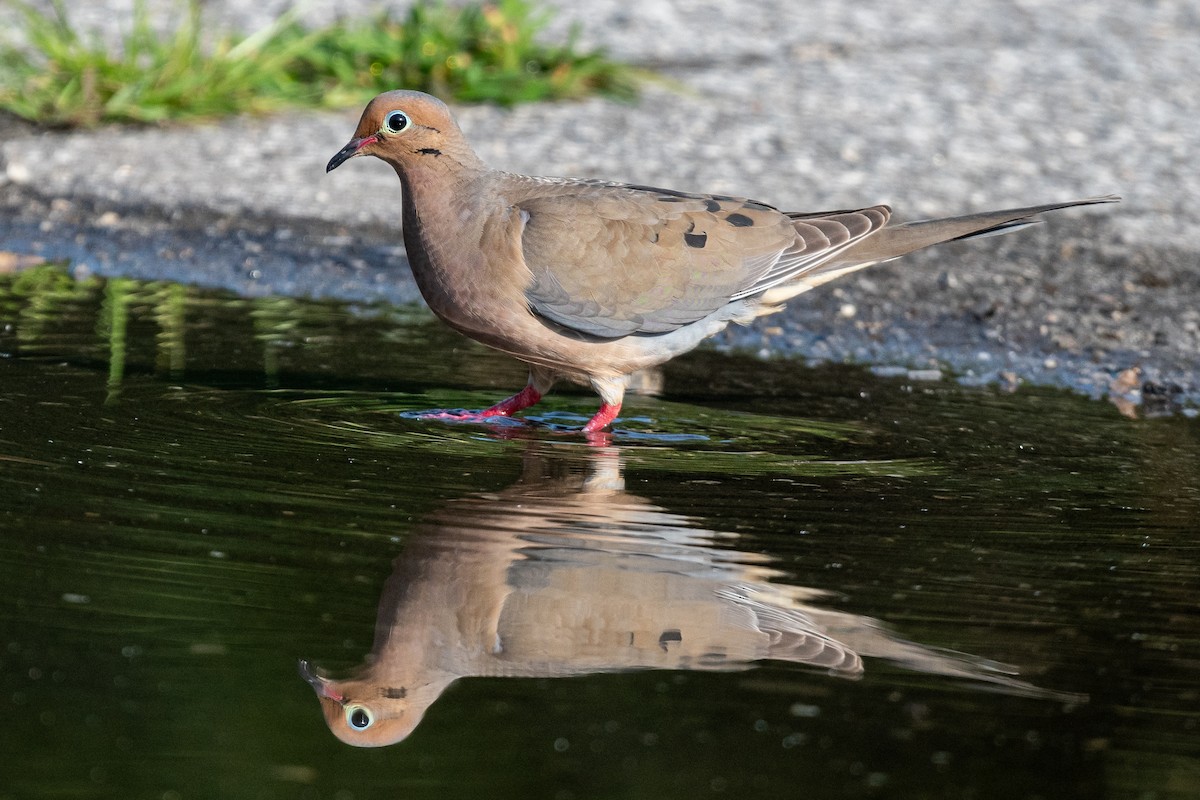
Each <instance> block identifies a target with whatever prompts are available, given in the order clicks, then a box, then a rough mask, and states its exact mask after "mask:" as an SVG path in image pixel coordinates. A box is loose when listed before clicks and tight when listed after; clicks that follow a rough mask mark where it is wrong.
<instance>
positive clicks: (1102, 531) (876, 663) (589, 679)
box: [0, 269, 1200, 800]
mask: <svg viewBox="0 0 1200 800" xmlns="http://www.w3.org/2000/svg"><path fill="white" fill-rule="evenodd" d="M523 380H524V373H523V370H522V369H521V368H520V367H519V366H518V365H516V364H515V363H513V362H511V361H509V360H507V359H505V358H503V357H501V356H497V355H493V354H491V353H489V352H486V351H484V350H483V349H481V348H477V347H475V346H473V345H470V344H468V343H466V342H465V341H464V340H462V339H460V338H458V337H457V336H455V335H453V334H451V333H448V332H446V331H444V330H443V329H442V328H441V327H440V326H439V325H438V324H437V323H436V322H434V321H433V320H432V319H431V318H429V317H428V316H427V315H426V314H425V312H423V311H420V310H406V309H399V310H398V309H390V308H374V307H370V308H361V307H360V308H349V307H346V306H341V305H336V304H317V303H308V302H303V301H297V300H290V299H266V300H247V299H240V298H235V297H230V296H225V295H219V294H213V293H206V292H201V291H198V290H194V289H190V288H184V287H181V286H178V285H175V284H166V283H162V284H147V283H137V282H132V281H122V280H110V281H108V282H102V281H91V282H84V283H76V282H73V281H71V280H70V279H68V278H67V277H66V276H65V275H63V274H62V273H59V272H56V271H53V270H48V269H41V270H37V271H33V272H27V273H24V274H19V275H16V276H0V587H2V588H0V720H2V721H3V723H4V724H3V725H2V726H0V753H3V756H2V757H0V799H3V800H10V799H16V798H21V800H24V799H25V798H51V797H53V798H68V797H69V798H110V797H111V798H164V799H165V800H172V799H176V800H178V799H188V798H336V799H337V800H360V799H362V798H401V797H403V798H412V797H418V798H424V797H429V798H445V797H470V796H476V797H489V798H493V797H494V798H508V797H512V798H530V797H536V798H561V799H562V800H568V799H569V798H651V797H654V798H676V797H678V798H685V797H686V798H696V797H708V796H730V797H769V798H775V797H781V798H782V797H811V798H859V797H864V798H866V797H881V798H882V797H886V798H1006V799H1008V798H1035V797H1036V798H1193V797H1197V796H1200V722H1198V719H1200V608H1198V598H1200V544H1198V541H1200V537H1198V534H1200V435H1198V434H1200V422H1198V421H1196V420H1189V419H1184V418H1179V417H1175V418H1166V419H1153V420H1130V419H1126V418H1124V417H1122V416H1120V415H1119V414H1118V413H1117V411H1116V410H1115V409H1114V408H1113V407H1112V406H1110V405H1108V404H1106V403H1096V402H1091V401H1087V400H1082V399H1079V398H1075V397H1070V396H1065V395H1061V394H1055V393H1048V392H1037V391H1029V392H1020V393H1017V394H1015V395H1004V394H999V393H996V392H991V391H985V390H968V389H963V388H960V387H956V386H954V385H951V384H940V383H939V384H917V385H915V386H906V385H905V384H904V383H903V382H899V381H881V380H877V379H874V378H872V377H871V376H870V375H869V374H868V373H867V372H865V371H863V370H859V369H855V368H849V367H842V368H826V369H820V370H813V369H804V368H801V367H799V366H797V365H795V364H792V363H786V362H770V363H763V362H759V361H754V360H750V359H741V358H731V357H725V356H721V355H718V354H715V353H711V352H710V353H700V354H694V355H693V356H691V357H689V358H686V359H683V360H681V361H680V362H679V363H677V364H675V365H672V366H670V367H669V368H668V370H667V373H666V390H665V393H664V395H663V397H662V398H659V399H655V398H641V399H634V400H633V401H632V402H631V403H630V404H629V406H628V407H627V409H626V412H625V414H624V415H623V417H622V418H621V420H620V421H619V423H618V425H617V431H616V433H615V434H614V436H613V437H612V439H611V442H610V443H609V444H608V446H606V447H601V446H592V445H589V444H588V443H587V442H585V441H584V440H583V439H582V438H581V437H579V436H577V435H574V434H571V433H570V432H569V428H570V427H571V426H578V425H580V424H582V422H583V421H584V420H586V418H587V416H588V415H590V414H591V413H592V411H594V408H595V399H594V398H592V397H589V396H586V395H571V394H557V395H555V396H553V397H552V398H550V402H548V403H547V404H545V405H544V406H543V407H538V409H536V410H535V411H536V413H534V414H532V415H531V417H532V418H533V419H534V420H535V423H534V424H520V423H510V424H502V425H495V426H482V425H451V424H445V423H438V422H431V421H425V420H421V419H416V418H414V414H413V412H416V411H421V410H429V409H434V408H457V407H467V408H479V407H482V406H485V405H488V404H490V403H491V402H493V401H495V400H497V399H499V398H500V397H502V396H504V395H506V394H507V393H509V392H511V391H513V390H515V389H516V388H518V387H519V386H520V385H521V384H522V382H523ZM747 614H751V617H752V618H755V619H757V620H758V624H759V625H760V627H762V628H764V629H770V630H774V631H775V632H776V633H777V634H778V635H777V636H776V639H778V640H779V642H777V643H776V644H775V645H773V647H774V649H771V648H770V647H768V648H767V650H765V651H764V650H762V649H761V645H762V642H761V641H760V640H755V639H754V636H752V635H751V634H752V633H753V631H749V626H748V624H747V622H746V619H747ZM754 614H757V617H753V615H754ZM377 627H378V635H379V639H380V642H381V644H380V646H379V647H378V648H377V649H376V658H375V660H374V664H375V666H374V667H373V668H368V669H366V670H365V671H364V668H363V667H362V666H361V665H363V663H364V659H365V658H366V655H367V653H368V652H369V651H371V649H372V642H373V640H374V639H375V638H376V635H377V630H376V629H377ZM644 635H646V636H649V637H650V638H649V639H647V640H646V641H642V639H643V636H644ZM747 637H749V638H747ZM697 642H699V643H700V644H699V645H697V644H695V643H697ZM756 642H757V644H756ZM693 646H697V647H700V649H699V650H695V651H692V650H690V649H689V648H691V647H693ZM756 647H759V649H758V650H756V649H755V648H756ZM764 652H765V653H766V655H767V658H766V659H765V660H757V659H758V658H759V657H760V656H761V655H762V654H763V653H764ZM831 654H832V655H833V656H837V658H835V659H834V660H833V661H831V660H830V657H831ZM302 658H303V659H306V660H307V661H308V662H310V663H311V664H312V665H314V666H313V669H319V670H322V674H328V675H330V676H332V677H333V678H341V677H344V676H350V675H357V676H358V678H359V679H360V683H361V684H362V687H365V689H364V691H366V692H367V693H368V694H371V693H373V694H371V701H370V704H372V713H373V714H376V715H379V714H381V713H382V709H383V708H384V706H386V705H387V702H386V700H381V696H382V694H384V693H385V692H383V690H384V689H390V690H391V694H392V695H399V694H400V692H398V691H396V690H397V688H398V687H396V686H395V684H396V683H404V686H405V687H407V688H408V689H409V697H408V698H407V699H406V702H409V703H410V709H409V712H408V713H409V715H410V717H411V716H412V715H413V714H416V713H417V712H416V711H414V710H413V708H412V706H413V705H414V704H415V702H416V700H415V698H416V696H417V695H418V694H420V692H419V691H417V686H418V685H419V684H420V685H425V684H428V683H430V681H431V679H430V678H429V675H430V674H433V673H436V675H437V676H438V681H441V684H445V686H441V685H439V688H438V690H437V691H435V692H433V697H434V698H436V702H432V704H431V705H429V706H428V711H427V713H425V716H424V719H423V720H422V721H421V722H420V724H419V725H417V726H415V728H414V729H413V730H412V732H411V733H410V734H409V735H408V736H407V738H404V739H403V741H401V742H399V743H397V744H394V745H391V746H389V747H383V748H378V749H360V748H356V747H351V746H349V745H346V744H343V743H342V742H341V741H339V740H338V739H337V738H335V737H334V736H333V735H331V733H330V730H329V728H328V727H327V726H326V722H325V720H324V718H323V717H322V713H321V708H320V706H319V705H318V702H317V700H316V697H315V695H314V692H313V690H312V689H311V688H310V687H309V686H308V685H307V684H306V683H305V681H304V680H303V679H302V678H301V677H300V675H299V674H298V671H297V662H298V660H299V659H302ZM838 658H840V660H838ZM748 659H749V660H752V661H753V663H747V660H748ZM859 659H861V660H860V661H859ZM835 661H836V664H835V663H834V662H835ZM854 664H861V668H862V673H861V676H860V677H857V678H852V677H847V676H846V675H847V674H850V673H855V672H856V670H854V669H852V668H851V667H853V665H854ZM839 665H840V666H839ZM847 665H849V666H847ZM637 666H640V667H648V666H653V667H666V668H657V669H634V670H632V671H630V669H629V668H631V667H637ZM1006 666H1007V667H1011V668H1012V669H1013V670H1015V672H1016V673H1017V674H1015V675H1014V674H1011V673H1010V672H1009V671H1006ZM372 670H374V672H372ZM838 670H840V671H841V672H842V673H844V674H834V673H836V672H837V671H838ZM382 673H387V675H386V676H383V677H381V675H382ZM456 675H468V676H470V677H463V678H461V679H458V680H452V678H454V677H455V676H456ZM422 676H423V677H422ZM433 682H434V683H436V682H437V681H433ZM362 687H360V688H362ZM447 687H448V688H447Z"/></svg>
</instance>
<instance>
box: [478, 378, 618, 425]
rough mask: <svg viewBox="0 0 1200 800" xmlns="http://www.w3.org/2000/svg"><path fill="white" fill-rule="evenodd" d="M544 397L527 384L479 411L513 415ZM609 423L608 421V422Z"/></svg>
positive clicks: (496, 414)
mask: <svg viewBox="0 0 1200 800" xmlns="http://www.w3.org/2000/svg"><path fill="white" fill-rule="evenodd" d="M541 399H542V394H541V392H539V391H538V390H537V389H535V388H533V386H532V385H528V386H526V387H525V388H524V389H522V390H521V391H519V392H517V393H516V394H514V395H513V396H512V397H510V398H508V399H507V400H501V401H500V402H499V403H496V405H494V406H492V407H491V408H487V409H484V410H483V411H481V412H479V416H481V417H511V416H512V415H513V414H515V413H517V412H518V411H523V410H524V409H526V408H529V407H530V406H531V405H533V404H534V403H536V402H537V401H538V400H541ZM606 424H607V423H606Z"/></svg>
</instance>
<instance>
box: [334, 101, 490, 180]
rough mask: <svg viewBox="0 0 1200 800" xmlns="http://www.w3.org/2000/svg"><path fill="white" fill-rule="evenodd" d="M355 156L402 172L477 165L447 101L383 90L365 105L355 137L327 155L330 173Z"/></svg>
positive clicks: (474, 156)
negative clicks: (380, 161) (421, 166)
mask: <svg viewBox="0 0 1200 800" xmlns="http://www.w3.org/2000/svg"><path fill="white" fill-rule="evenodd" d="M355 156H375V157H376V158H381V159H383V160H384V161H386V162H388V163H389V164H391V165H392V166H393V167H395V168H396V169H397V170H401V171H404V170H406V169H408V168H410V167H413V166H415V165H418V164H422V163H424V164H439V165H444V164H448V163H457V164H458V165H460V166H466V167H481V166H482V165H481V163H480V161H479V159H478V157H476V155H475V154H474V152H472V151H471V147H470V145H468V144H467V141H466V139H465V138H464V137H463V135H462V131H461V130H459V127H458V123H456V122H455V121H454V117H453V116H451V114H450V109H449V108H447V107H446V104H445V103H443V102H442V101H441V100H438V99H437V98H436V97H433V96H431V95H427V94H425V93H423V92H411V91H404V90H397V91H394V92H384V93H383V94H381V95H378V96H376V97H375V99H374V100H372V101H371V102H370V103H368V104H367V107H366V109H365V110H364V111H363V114H362V117H361V118H360V119H359V121H358V128H357V129H356V130H355V131H354V138H352V139H351V140H350V141H349V142H347V144H346V146H345V147H343V148H342V149H341V150H339V151H338V152H337V154H336V155H335V156H334V157H333V158H331V159H330V160H329V164H328V165H326V167H325V171H326V172H331V171H332V170H335V169H337V168H338V167H339V166H341V165H342V164H344V163H345V162H346V161H348V160H350V159H351V158H354V157H355Z"/></svg>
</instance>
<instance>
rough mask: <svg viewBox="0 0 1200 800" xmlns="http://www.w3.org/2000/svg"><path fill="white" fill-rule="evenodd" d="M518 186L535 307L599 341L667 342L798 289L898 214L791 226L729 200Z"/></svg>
mask: <svg viewBox="0 0 1200 800" xmlns="http://www.w3.org/2000/svg"><path fill="white" fill-rule="evenodd" d="M519 185H520V186H522V187H524V192H521V191H519V190H518V191H516V192H510V193H509V198H510V200H512V201H513V202H514V205H515V206H516V207H517V208H519V209H520V210H521V211H522V217H523V219H524V228H523V230H522V233H521V250H522V254H523V256H524V259H525V265H526V266H527V267H528V269H529V271H530V272H531V273H532V276H533V281H532V283H531V284H530V285H529V287H528V288H527V289H526V292H525V296H526V298H527V300H528V302H529V305H530V308H532V309H533V310H534V311H535V312H536V313H537V314H539V315H540V316H542V317H545V318H547V319H549V320H552V321H554V322H556V323H558V324H560V325H563V326H565V327H567V328H570V329H571V330H574V331H577V332H580V333H583V334H586V335H589V336H595V337H600V338H616V337H620V336H627V335H630V334H659V333H667V332H670V331H673V330H676V329H678V328H680V327H682V326H684V325H687V324H690V323H693V322H696V321H697V320H700V319H704V318H705V317H707V316H709V315H710V314H713V313H714V312H716V311H718V310H719V309H721V308H722V307H724V306H726V305H728V304H729V303H731V302H734V301H737V300H740V299H743V298H747V297H753V296H754V295H757V294H761V293H762V292H764V291H766V290H768V289H770V288H772V287H774V286H778V285H780V284H783V283H787V282H789V281H794V280H797V279H800V278H801V277H802V276H803V275H805V274H806V273H809V272H811V271H813V270H815V269H817V268H819V267H820V266H821V265H823V264H826V263H827V262H830V261H831V260H832V259H835V258H836V257H837V256H838V254H839V253H841V252H843V251H844V250H846V249H848V248H849V247H850V246H851V245H853V244H854V243H856V242H858V241H860V240H861V239H863V238H864V237H866V236H868V235H869V234H871V233H873V232H874V231H876V230H878V229H879V228H881V227H883V225H884V224H886V222H887V220H888V217H889V215H890V210H889V209H888V208H887V206H875V207H873V208H868V209H862V210H854V211H839V212H831V213H830V214H827V215H820V214H806V215H798V216H797V217H795V218H793V217H792V216H789V215H787V214H784V213H782V212H780V211H778V210H777V209H775V208H773V207H771V206H768V205H765V204H763V203H758V202H755V201H753V200H747V199H745V198H740V197H729V196H726V195H702V194H687V193H683V192H675V191H671V190H667V189H657V188H654V187H649V186H634V185H625V184H614V183H607V182H601V181H584V180H578V181H573V180H560V179H531V180H530V181H529V182H528V183H522V184H519ZM514 188H515V187H514ZM522 195H523V196H522Z"/></svg>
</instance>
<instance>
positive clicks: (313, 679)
mask: <svg viewBox="0 0 1200 800" xmlns="http://www.w3.org/2000/svg"><path fill="white" fill-rule="evenodd" d="M339 155H340V154H339ZM349 157H350V156H346V158H349ZM342 160H343V161H344V160H345V159H342ZM334 166H335V167H336V166H337V164H334ZM297 666H298V667H299V668H300V677H301V678H304V681H305V682H306V683H307V684H308V685H309V686H311V687H312V688H313V691H315V692H316V693H317V695H318V696H319V697H325V698H328V699H330V700H333V701H334V702H337V703H340V702H342V700H343V699H344V698H343V697H342V696H341V695H340V694H338V693H337V692H335V691H334V690H333V689H332V687H330V685H329V684H330V683H331V681H330V680H329V679H328V678H326V677H325V676H324V675H321V674H318V673H317V671H316V670H314V669H313V668H312V666H311V665H310V664H309V663H308V662H307V661H305V660H304V659H300V663H299V664H298V665H297Z"/></svg>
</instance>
